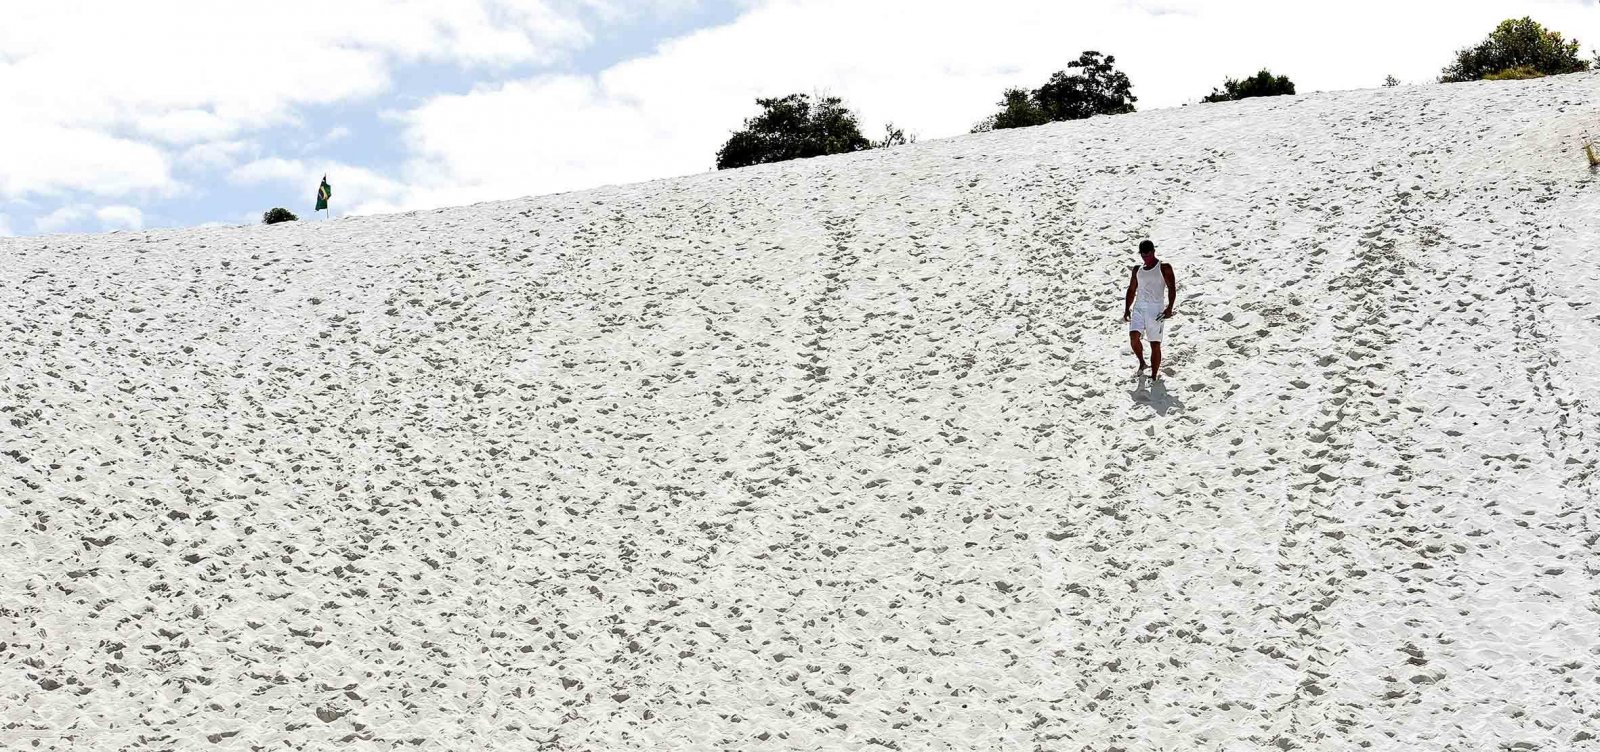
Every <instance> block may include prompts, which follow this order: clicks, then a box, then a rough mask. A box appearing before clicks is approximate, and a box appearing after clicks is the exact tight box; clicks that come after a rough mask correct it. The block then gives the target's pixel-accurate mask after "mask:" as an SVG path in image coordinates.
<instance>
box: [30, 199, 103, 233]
mask: <svg viewBox="0 0 1600 752" xmlns="http://www.w3.org/2000/svg"><path fill="white" fill-rule="evenodd" d="M88 216H89V207H87V206H84V205H82V204H71V205H68V206H63V207H61V208H59V209H56V210H55V211H52V212H50V213H49V214H45V215H43V216H40V217H36V218H34V220H33V227H34V229H36V230H38V231H39V232H59V231H61V230H63V229H65V228H66V227H67V226H69V225H72V224H75V223H77V222H78V221H80V220H82V219H84V218H85V217H88Z"/></svg>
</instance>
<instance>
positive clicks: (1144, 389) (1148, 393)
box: [1128, 373, 1183, 415]
mask: <svg viewBox="0 0 1600 752" xmlns="http://www.w3.org/2000/svg"><path fill="white" fill-rule="evenodd" d="M1128 395H1129V396H1130V397H1132V398H1133V402H1134V404H1137V405H1146V406H1148V407H1149V408H1151V409H1152V410H1155V411H1156V415H1166V414H1167V413H1169V412H1172V411H1179V412H1182V411H1183V400H1181V399H1178V395H1177V394H1176V393H1174V392H1171V391H1169V390H1168V389H1167V380H1166V379H1155V380H1151V378H1150V377H1149V376H1146V375H1144V374H1142V373H1141V374H1139V380H1138V381H1137V382H1135V384H1134V387H1133V391H1132V392H1129V393H1128Z"/></svg>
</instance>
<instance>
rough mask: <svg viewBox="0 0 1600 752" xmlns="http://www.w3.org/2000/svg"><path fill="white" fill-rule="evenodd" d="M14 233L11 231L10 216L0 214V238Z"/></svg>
mask: <svg viewBox="0 0 1600 752" xmlns="http://www.w3.org/2000/svg"><path fill="white" fill-rule="evenodd" d="M14 234H15V233H13V232H11V218H10V217H8V216H6V215H4V214H0V238H9V237H11V236H12V235H14Z"/></svg>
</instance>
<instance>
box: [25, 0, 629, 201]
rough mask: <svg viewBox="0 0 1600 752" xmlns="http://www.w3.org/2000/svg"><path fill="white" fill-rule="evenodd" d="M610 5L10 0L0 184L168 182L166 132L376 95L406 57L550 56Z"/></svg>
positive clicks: (174, 139)
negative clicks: (24, 0) (31, 0)
mask: <svg viewBox="0 0 1600 752" xmlns="http://www.w3.org/2000/svg"><path fill="white" fill-rule="evenodd" d="M608 12H610V11H609V5H608V4H607V3H603V2H596V1H595V0H339V1H338V2H326V1H325V0H280V2H276V3H272V4H271V6H270V7H266V8H265V9H263V6H256V5H248V4H238V3H217V2H208V1H206V0H146V1H143V2H138V3H130V2H124V1H123V0H60V1H59V2H43V3H12V4H8V5H7V7H6V8H5V11H4V15H5V21H4V23H0V102H4V103H5V104H4V108H5V109H4V113H5V114H4V128H5V131H6V133H5V139H4V141H7V142H10V144H8V145H0V196H11V197H15V196H24V195H29V194H39V195H50V194H52V193H56V192H59V191H62V190H90V191H93V192H96V193H101V194H108V195H121V194H127V193H132V192H136V191H143V190H152V189H163V188H170V187H171V181H172V177H171V174H170V169H169V165H168V158H169V156H170V153H169V152H168V151H167V145H184V144H194V143H200V142H213V141H219V140H225V139H230V138H234V137H236V136H237V135H238V134H240V133H242V132H245V131H249V130H252V129H258V128H264V127H268V126H272V125H278V124H283V123H288V122H294V121H295V119H296V117H297V116H296V110H297V108H299V107H302V106H305V105H313V104H325V103H333V102H340V101H347V100H351V99H359V98H362V97H368V96H371V95H373V94H376V93H378V92H380V91H383V90H384V89H386V88H387V87H388V86H389V85H390V70H391V68H392V67H393V66H394V65H396V64H400V63H415V62H427V63H441V64H449V65H456V66H467V67H483V68H493V69H503V68H505V67H506V66H511V65H532V64H545V63H551V62H554V61H557V60H559V59H560V58H561V56H563V55H564V54H567V53H568V52H570V51H571V50H574V49H576V48H579V47H581V46H583V45H585V44H588V43H589V42H590V41H591V40H592V33H591V32H590V30H589V29H588V28H587V27H586V25H585V19H586V18H589V17H598V16H602V15H604V14H605V13H608ZM46 166H48V169H46Z"/></svg>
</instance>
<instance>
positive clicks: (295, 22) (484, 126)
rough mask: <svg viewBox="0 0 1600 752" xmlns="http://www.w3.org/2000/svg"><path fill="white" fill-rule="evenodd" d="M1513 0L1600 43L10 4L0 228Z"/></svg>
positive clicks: (1416, 8)
mask: <svg viewBox="0 0 1600 752" xmlns="http://www.w3.org/2000/svg"><path fill="white" fill-rule="evenodd" d="M1521 15H1532V16H1533V17H1535V18H1536V19H1538V20H1540V21H1542V22H1543V23H1545V24H1546V25H1547V26H1550V27H1551V28H1555V29H1558V30H1560V31H1562V32H1563V33H1565V34H1567V35H1568V36H1569V37H1576V38H1578V39H1580V40H1582V41H1583V43H1584V48H1585V49H1586V50H1587V49H1590V48H1592V47H1595V46H1600V44H1597V43H1600V9H1597V6H1596V3H1595V2H1594V0H1521V1H1519V0H1493V1H1489V0H1456V1H1455V2H1443V1H1436V0H1417V1H1416V2H1409V3H1389V2H1377V1H1376V0H1350V2H1346V3H1341V4H1315V5H1304V6H1302V5H1301V4H1295V3H1282V2H1266V1H1265V0H1262V1H1257V0H1079V1H1077V2H1054V1H1052V2H1046V1H1044V0H988V1H987V2H984V3H972V2H941V1H939V0H916V1H910V0H342V2H340V3H336V4H329V3H323V2H309V1H303V0H283V1H282V2H279V3H275V4H273V6H272V11H271V12H270V13H266V14H263V13H261V12H260V10H259V6H257V7H254V8H250V7H245V6H243V5H236V4H231V3H207V2H195V1H194V0H147V2H141V3H137V4H134V3H124V2H110V1H107V0H60V2H52V3H44V4H29V5H26V6H16V7H12V8H8V10H7V21H6V23H5V24H3V25H0V101H5V102H6V103H7V107H6V108H4V109H0V234H13V235H35V234H45V233H53V232H99V231H106V230H118V229H134V230H137V229H146V228H155V227H173V226H177V227H182V226H195V225H201V224H208V223H220V224H244V223H250V222H255V221H259V218H260V216H261V213H262V212H263V211H265V210H266V209H268V208H270V207H273V206H284V207H287V208H289V209H290V210H291V211H294V212H296V213H298V214H300V215H301V216H302V219H305V220H311V219H312V216H311V215H312V212H311V205H312V202H313V199H314V196H315V190H316V185H317V181H318V179H319V178H320V177H321V174H322V172H323V171H324V170H326V171H327V172H328V174H329V181H330V182H331V183H332V184H333V186H334V201H333V207H334V214H335V216H336V217H337V216H346V215H350V214H365V213H378V212H387V211H397V210H406V209H416V208H431V207H437V206H449V205H459V204H465V203H471V202H475V201H483V200H492V199H505V198H514V197H518V196H526V195H536V194H541V193H549V192H556V191H565V190H574V189H581V188H586V187H593V186H598V185H604V184H608V183H619V182H633V181H639V180H648V179H653V178H659V177H667V176H673V175H683V174H689V173H694V172H700V171H704V170H707V169H709V168H710V167H711V161H712V157H713V154H714V153H715V151H716V148H717V147H718V146H719V145H720V144H721V142H722V141H723V140H725V139H726V137H727V135H728V133H729V131H731V130H732V129H733V128H735V127H737V126H738V125H739V123H740V122H741V120H742V119H743V118H744V117H747V116H749V115H751V114H753V113H754V104H753V99H754V98H755V97H757V96H776V95H781V94H786V93H790V92H794V91H825V92H828V93H832V94H837V95H840V96H842V97H844V99H845V100H846V102H847V103H848V104H849V105H850V106H852V108H854V109H855V110H856V111H857V113H858V114H859V115H860V116H861V119H862V121H863V125H864V129H865V130H867V131H868V132H869V135H877V134H878V133H879V132H880V131H881V129H882V127H883V124H884V123H885V122H887V121H894V122H895V123H897V124H899V125H902V126H905V127H907V128H908V129H909V130H911V131H912V132H914V133H917V134H918V135H919V136H921V137H922V138H924V139H928V138H939V137H946V136H954V135H959V134H961V133H964V132H965V131H966V130H967V129H968V128H969V127H970V126H971V124H972V123H974V122H976V121H977V120H979V119H980V118H982V117H983V116H984V115H985V114H987V113H988V112H989V111H990V110H991V109H992V106H993V103H994V100H996V99H997V98H998V96H999V93H1000V91H1001V90H1003V89H1004V88H1005V87H1007V86H1036V85H1037V84H1038V83H1040V82H1042V81H1043V80H1044V79H1045V78H1047V77H1048V75H1049V74H1050V72H1051V71H1054V70H1057V69H1060V68H1062V67H1064V65H1065V63H1066V62H1068V61H1070V60H1071V59H1073V58H1075V57H1076V56H1077V54H1078V52H1080V51H1082V50H1085V49H1097V50H1100V51H1102V52H1105V53H1108V54H1112V55H1115V56H1116V57H1117V64H1118V67H1119V68H1122V69H1123V70H1125V71H1126V72H1128V74H1129V75H1130V77H1131V78H1132V80H1133V82H1134V92H1135V94H1136V95H1137V96H1138V97H1139V107H1140V109H1150V108H1157V107H1172V106H1177V105H1181V104H1186V103H1193V102H1195V101H1196V100H1198V99H1199V97H1201V96H1203V95H1204V94H1206V93H1207V92H1208V91H1209V90H1210V89H1211V87H1213V86H1217V85H1219V84H1220V83H1221V82H1222V80H1223V78H1224V77H1226V76H1230V75H1231V76H1243V75H1248V74H1250V73H1252V72H1254V71H1255V70H1258V69H1259V68H1261V67H1263V66H1270V67H1271V68H1272V69H1273V70H1274V71H1275V72H1280V73H1285V74H1288V75H1289V76H1291V78H1293V79H1294V80H1295V82H1296V84H1297V85H1298V87H1299V90H1300V91H1301V92H1311V91H1318V90H1333V89H1349V88H1370V87H1375V86H1378V85H1379V84H1380V83H1381V82H1382V80H1383V78H1384V76H1386V75H1391V74H1392V75H1395V76H1398V77H1399V78H1400V79H1401V80H1403V81H1405V82H1407V83H1408V84H1409V83H1423V82H1427V81H1429V80H1431V79H1432V78H1433V77H1434V76H1436V75H1437V73H1438V71H1439V69H1440V68H1441V67H1442V66H1443V65H1444V64H1445V63H1446V62H1447V61H1448V59H1449V57H1450V54H1451V52H1452V51H1454V50H1455V49H1457V48H1459V47H1462V46H1465V45H1467V44H1470V43H1472V42H1475V41H1477V40H1479V39H1481V38H1482V37H1483V36H1484V35H1485V34H1486V33H1487V32H1488V31H1489V29H1491V28H1492V27H1493V26H1494V24H1495V23H1497V22H1498V21H1500V20H1502V19H1504V18H1507V17H1513V16H1521ZM1311 29H1314V30H1315V33H1308V30H1311ZM1353 50H1356V51H1359V52H1360V54H1354V55H1352V54H1351V53H1352V51H1353Z"/></svg>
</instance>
